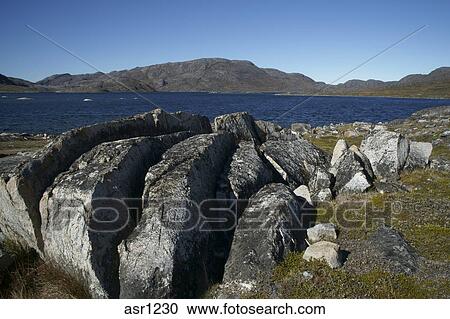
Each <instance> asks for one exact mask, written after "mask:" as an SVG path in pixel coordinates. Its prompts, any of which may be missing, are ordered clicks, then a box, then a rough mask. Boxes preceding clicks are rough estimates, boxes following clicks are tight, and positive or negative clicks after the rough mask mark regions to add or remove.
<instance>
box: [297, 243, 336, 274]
mask: <svg viewBox="0 0 450 319" xmlns="http://www.w3.org/2000/svg"><path fill="white" fill-rule="evenodd" d="M303 259H305V260H306V261H311V260H322V261H325V262H326V263H327V264H328V266H330V267H331V268H339V267H341V266H342V254H341V252H340V248H339V245H338V244H335V243H331V242H328V241H319V242H317V243H315V244H312V245H311V246H309V247H308V248H306V250H305V253H304V254H303Z"/></svg>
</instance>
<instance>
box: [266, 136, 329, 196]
mask: <svg viewBox="0 0 450 319" xmlns="http://www.w3.org/2000/svg"><path fill="white" fill-rule="evenodd" d="M261 151H262V152H263V154H264V156H265V157H266V158H267V160H268V161H269V162H270V163H271V164H272V165H273V167H274V168H275V169H276V170H277V171H278V172H279V173H280V175H281V176H282V177H283V179H285V180H286V181H287V182H288V183H289V184H290V185H291V187H293V188H294V189H295V188H297V187H298V186H300V185H302V184H304V185H308V182H309V181H310V179H311V178H312V177H313V175H314V173H315V172H316V170H317V168H318V167H320V168H322V169H323V170H325V171H327V170H328V167H329V163H330V157H329V155H328V154H326V153H325V152H324V151H322V150H321V149H319V148H317V147H316V146H314V145H313V144H311V143H310V142H308V141H306V140H303V139H296V140H292V141H286V140H277V141H276V140H269V141H267V142H265V143H264V144H263V145H262V146H261Z"/></svg>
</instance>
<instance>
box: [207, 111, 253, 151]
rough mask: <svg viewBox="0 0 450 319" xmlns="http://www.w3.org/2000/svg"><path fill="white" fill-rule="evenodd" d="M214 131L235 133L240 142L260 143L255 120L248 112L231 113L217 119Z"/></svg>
mask: <svg viewBox="0 0 450 319" xmlns="http://www.w3.org/2000/svg"><path fill="white" fill-rule="evenodd" d="M214 131H215V132H219V131H227V132H230V133H233V134H234V135H235V136H236V137H237V139H238V140H245V141H253V142H256V143H259V136H258V133H257V128H256V124H255V120H254V119H253V117H252V116H251V115H250V114H248V113H247V112H239V113H231V114H225V115H221V116H218V117H216V118H215V119H214Z"/></svg>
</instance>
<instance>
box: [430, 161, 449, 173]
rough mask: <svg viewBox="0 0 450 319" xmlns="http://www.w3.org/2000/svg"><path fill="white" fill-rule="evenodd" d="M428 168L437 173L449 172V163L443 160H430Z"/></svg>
mask: <svg viewBox="0 0 450 319" xmlns="http://www.w3.org/2000/svg"><path fill="white" fill-rule="evenodd" d="M430 167H431V168H432V169H436V170H439V171H447V172H449V171H450V161H449V160H446V159H444V158H436V159H433V160H431V162H430Z"/></svg>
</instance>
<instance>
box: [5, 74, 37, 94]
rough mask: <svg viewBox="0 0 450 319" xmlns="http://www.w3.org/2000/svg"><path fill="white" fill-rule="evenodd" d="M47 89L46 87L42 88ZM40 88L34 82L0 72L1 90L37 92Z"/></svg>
mask: <svg viewBox="0 0 450 319" xmlns="http://www.w3.org/2000/svg"><path fill="white" fill-rule="evenodd" d="M42 89H43V90H45V88H42ZM35 91H38V88H36V87H35V85H34V83H32V82H30V81H26V80H23V79H18V78H12V77H7V76H5V75H3V74H0V92H35Z"/></svg>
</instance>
